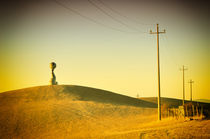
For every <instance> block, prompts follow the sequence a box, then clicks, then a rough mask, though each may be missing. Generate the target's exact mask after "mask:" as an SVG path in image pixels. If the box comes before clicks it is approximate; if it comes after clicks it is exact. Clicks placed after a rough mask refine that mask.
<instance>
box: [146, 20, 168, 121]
mask: <svg viewBox="0 0 210 139" xmlns="http://www.w3.org/2000/svg"><path fill="white" fill-rule="evenodd" d="M162 33H166V30H165V29H164V30H163V31H162V32H159V24H157V32H152V30H150V34H157V65H158V67H157V68H158V120H159V121H160V120H161V98H160V58H159V57H160V55H159V34H162Z"/></svg>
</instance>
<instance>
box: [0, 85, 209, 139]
mask: <svg viewBox="0 0 210 139" xmlns="http://www.w3.org/2000/svg"><path fill="white" fill-rule="evenodd" d="M132 101H134V102H132ZM154 107H156V105H154V104H153V103H148V102H144V101H142V100H137V99H134V98H130V97H127V96H123V95H119V94H114V93H112V92H107V91H104V90H98V89H93V88H86V87H79V86H42V87H35V88H28V89H22V90H17V91H11V92H6V93H2V94H0V138H4V139H7V138H25V139H28V138H30V139H31V138H32V139H33V138H39V139H41V138H43V139H46V138H56V139H57V138H59V139H62V138H73V139H75V138H76V139H77V138H84V139H86V138H94V139H95V138H97V139H98V138H102V139H104V138H105V139H106V138H116V139H118V138H122V139H123V138H125V139H127V138H129V139H130V138H132V139H135V138H138V139H139V138H140V137H141V138H173V137H175V138H179V137H181V138H182V137H187V138H193V137H195V138H199V137H201V136H202V137H204V138H205V137H207V138H208V137H210V135H209V134H210V126H209V125H210V122H209V121H187V122H184V121H171V120H170V121H166V120H165V121H163V122H156V118H157V116H156V115H157V110H156V108H154ZM186 129H187V130H186ZM199 133H202V134H199Z"/></svg>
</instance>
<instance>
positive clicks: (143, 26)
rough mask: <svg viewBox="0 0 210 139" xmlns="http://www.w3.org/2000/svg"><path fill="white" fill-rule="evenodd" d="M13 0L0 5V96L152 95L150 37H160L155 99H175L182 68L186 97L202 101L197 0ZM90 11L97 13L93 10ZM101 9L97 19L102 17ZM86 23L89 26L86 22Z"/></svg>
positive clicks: (206, 54) (203, 36) (202, 24)
mask: <svg viewBox="0 0 210 139" xmlns="http://www.w3.org/2000/svg"><path fill="white" fill-rule="evenodd" d="M57 2H59V3H61V4H62V5H64V6H66V7H67V8H68V7H69V8H70V9H73V11H71V10H68V9H66V8H65V7H62V5H59V4H58V3H56V2H55V1H53V0H47V1H45V2H43V1H41V0H38V1H32V2H27V1H19V3H18V2H12V1H11V2H8V3H5V6H4V4H2V6H3V7H4V8H5V9H2V10H1V14H0V16H1V22H0V29H1V33H0V58H1V61H0V64H1V68H0V92H4V91H9V90H14V89H20V88H26V87H31V86H39V85H47V84H49V81H50V76H51V75H50V68H49V64H50V62H52V61H54V62H56V64H57V68H56V69H55V75H56V78H57V81H58V84H72V85H81V86H89V87H94V88H99V89H104V90H109V91H113V92H116V93H121V94H124V95H128V96H133V97H135V96H136V95H137V94H139V96H140V97H150V96H154V97H155V96H157V64H156V63H157V62H156V61H157V60H156V55H157V52H156V51H157V48H156V47H157V46H156V35H150V34H149V31H150V29H152V31H156V24H157V23H159V25H160V31H162V30H163V29H166V34H161V35H160V65H161V96H163V97H171V98H182V72H181V71H180V70H179V69H180V68H181V67H182V65H185V66H186V67H187V68H188V70H187V71H186V74H185V87H186V90H185V93H186V99H189V98H190V89H189V88H190V87H189V83H188V81H189V80H190V79H192V80H194V81H195V83H194V84H193V99H210V95H209V93H210V62H209V60H210V46H209V18H208V6H207V4H206V3H205V2H204V1H186V0H184V1H179V0H176V1H138V0H123V1H120V2H119V0H110V1H105V0H91V1H88V0H77V1H76V0H57ZM95 5H97V6H98V7H100V8H101V9H102V10H100V9H98V8H97V7H96V6H95ZM103 11H105V13H104V12H103ZM92 19H93V20H92Z"/></svg>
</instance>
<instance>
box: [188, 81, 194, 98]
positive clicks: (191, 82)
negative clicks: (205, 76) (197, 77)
mask: <svg viewBox="0 0 210 139" xmlns="http://www.w3.org/2000/svg"><path fill="white" fill-rule="evenodd" d="M189 83H190V101H191V102H192V84H193V83H194V81H193V80H192V79H190V81H189Z"/></svg>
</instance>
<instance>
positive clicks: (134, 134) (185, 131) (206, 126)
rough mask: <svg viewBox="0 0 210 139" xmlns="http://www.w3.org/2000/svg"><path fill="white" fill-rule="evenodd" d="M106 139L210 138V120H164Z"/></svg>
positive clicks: (115, 134)
mask: <svg viewBox="0 0 210 139" xmlns="http://www.w3.org/2000/svg"><path fill="white" fill-rule="evenodd" d="M105 138H114V139H115V138H121V139H126V138H133V139H139V138H140V139H151V138H155V139H158V138H159V139H165V138H166V139H172V138H175V139H176V138H185V139H186V138H187V139H192V138H199V139H200V138H204V139H205V138H210V120H194V121H176V120H175V121H173V120H164V121H162V122H153V123H150V124H146V125H144V126H142V127H141V129H139V130H133V131H126V132H118V133H114V134H112V135H110V136H107V137H105Z"/></svg>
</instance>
